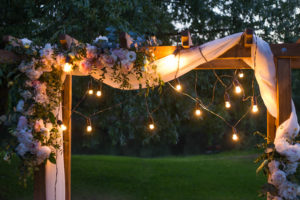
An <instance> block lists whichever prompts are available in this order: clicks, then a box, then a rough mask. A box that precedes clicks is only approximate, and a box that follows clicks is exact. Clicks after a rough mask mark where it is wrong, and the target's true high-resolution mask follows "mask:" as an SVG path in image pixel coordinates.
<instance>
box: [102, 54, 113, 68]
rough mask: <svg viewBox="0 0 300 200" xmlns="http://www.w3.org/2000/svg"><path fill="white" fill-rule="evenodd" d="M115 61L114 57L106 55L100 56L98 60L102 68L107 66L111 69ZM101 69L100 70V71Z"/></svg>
mask: <svg viewBox="0 0 300 200" xmlns="http://www.w3.org/2000/svg"><path fill="white" fill-rule="evenodd" d="M116 60H117V57H116V56H114V55H107V54H102V55H101V56H100V58H99V61H100V62H101V64H102V68H103V67H104V66H107V67H113V66H114V64H115V62H116ZM102 68H101V69H102Z"/></svg>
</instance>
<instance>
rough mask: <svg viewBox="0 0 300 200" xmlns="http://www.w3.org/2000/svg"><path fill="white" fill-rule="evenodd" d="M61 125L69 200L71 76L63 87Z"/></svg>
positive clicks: (69, 196)
mask: <svg viewBox="0 0 300 200" xmlns="http://www.w3.org/2000/svg"><path fill="white" fill-rule="evenodd" d="M63 87H64V88H63V94H62V97H63V102H62V104H63V123H64V125H65V126H66V127H67V130H65V131H64V134H63V137H64V165H65V187H66V190H65V194H66V200H70V199H71V113H72V75H67V76H66V79H65V82H64V85H63Z"/></svg>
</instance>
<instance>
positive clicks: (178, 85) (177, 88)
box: [176, 83, 182, 92]
mask: <svg viewBox="0 0 300 200" xmlns="http://www.w3.org/2000/svg"><path fill="white" fill-rule="evenodd" d="M181 89H182V87H181V85H180V83H178V84H177V85H176V90H177V91H178V92H180V91H181Z"/></svg>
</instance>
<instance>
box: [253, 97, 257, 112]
mask: <svg viewBox="0 0 300 200" xmlns="http://www.w3.org/2000/svg"><path fill="white" fill-rule="evenodd" d="M252 112H253V113H257V112H258V106H257V100H256V97H255V96H253V97H252Z"/></svg>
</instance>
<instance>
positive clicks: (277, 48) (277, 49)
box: [270, 43, 300, 58]
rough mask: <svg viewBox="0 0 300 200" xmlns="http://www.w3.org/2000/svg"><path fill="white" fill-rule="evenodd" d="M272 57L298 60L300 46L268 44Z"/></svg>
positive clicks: (294, 44)
mask: <svg viewBox="0 0 300 200" xmlns="http://www.w3.org/2000/svg"><path fill="white" fill-rule="evenodd" d="M270 47H271V49H272V52H273V55H274V56H276V57H277V58H300V44H299V43H289V44H270Z"/></svg>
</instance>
